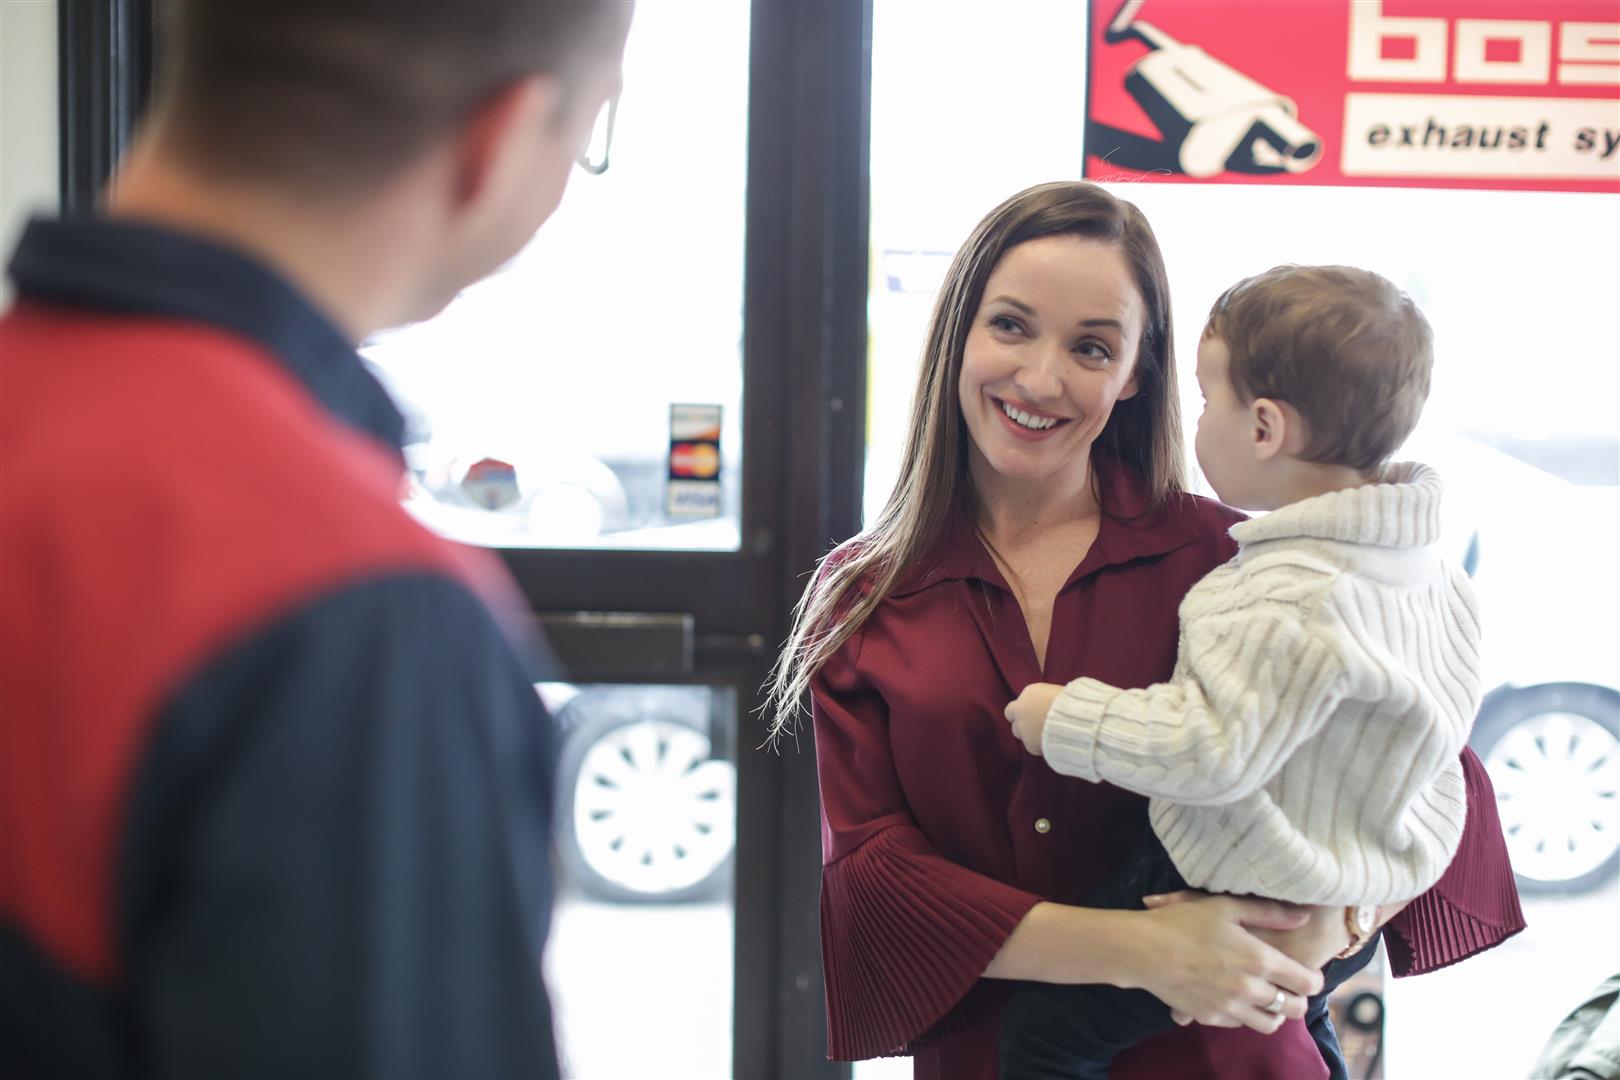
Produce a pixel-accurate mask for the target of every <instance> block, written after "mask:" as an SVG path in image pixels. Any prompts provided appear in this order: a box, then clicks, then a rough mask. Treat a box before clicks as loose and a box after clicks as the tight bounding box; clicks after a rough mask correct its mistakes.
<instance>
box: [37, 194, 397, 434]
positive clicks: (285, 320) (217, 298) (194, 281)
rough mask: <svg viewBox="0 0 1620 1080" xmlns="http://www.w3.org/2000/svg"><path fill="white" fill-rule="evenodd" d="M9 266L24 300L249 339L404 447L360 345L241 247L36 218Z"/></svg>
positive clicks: (168, 232) (361, 422)
mask: <svg viewBox="0 0 1620 1080" xmlns="http://www.w3.org/2000/svg"><path fill="white" fill-rule="evenodd" d="M9 270H10V274H11V278H12V281H13V282H14V283H15V285H16V289H17V293H18V295H19V296H22V297H27V298H30V299H35V300H43V301H47V302H50V303H57V304H68V305H72V306H75V307H81V308H89V309H92V310H96V311H104V312H108V313H113V314H120V315H151V316H155V317H158V318H171V319H184V320H187V321H191V322H199V323H206V324H208V325H210V326H214V327H216V328H218V329H221V330H224V331H227V332H229V333H232V334H235V335H238V336H240V337H245V338H248V339H250V340H252V341H254V342H256V343H257V344H259V345H262V346H263V347H265V348H266V349H267V350H269V352H270V353H271V355H272V356H273V357H274V358H275V359H276V360H277V361H278V362H279V363H280V364H281V365H282V366H283V367H285V368H286V369H287V370H288V372H290V373H291V374H292V375H293V376H294V377H295V378H297V379H298V380H299V381H300V382H301V383H303V384H304V386H305V387H307V388H308V390H309V392H310V393H311V394H312V395H313V396H314V397H315V398H316V399H317V400H318V401H320V402H321V404H322V405H324V406H325V407H326V409H327V410H328V411H330V412H332V413H333V414H335V415H336V416H338V417H340V418H341V419H343V420H345V421H347V422H348V423H349V424H351V425H353V426H354V427H357V428H359V429H360V430H362V431H364V432H367V433H369V434H370V435H372V436H373V437H375V438H377V439H380V440H382V441H383V442H385V443H387V444H388V445H389V446H390V447H392V448H394V449H396V450H397V449H398V448H399V446H400V440H401V438H402V436H403V435H404V431H405V423H404V420H403V419H402V418H401V416H400V413H399V410H398V409H397V408H395V406H394V403H393V401H392V400H391V399H390V398H389V396H388V392H387V391H386V390H384V389H383V387H382V385H381V384H380V383H378V381H377V380H376V378H375V377H374V376H373V375H372V374H371V373H370V372H369V371H367V370H366V367H365V365H364V364H363V363H362V362H361V360H360V356H359V354H358V353H357V352H356V351H355V349H354V346H353V345H351V344H350V343H349V342H348V341H347V340H345V339H344V337H343V335H342V333H340V332H339V330H338V328H337V327H336V326H335V325H334V324H333V323H332V321H331V320H330V319H328V318H327V317H326V316H325V315H324V314H323V313H322V312H320V311H319V310H317V309H316V307H315V306H314V305H313V304H312V303H311V302H310V301H309V300H308V299H307V298H306V297H304V296H303V295H302V294H301V293H300V292H298V290H297V289H295V288H294V287H293V286H292V285H291V284H290V283H289V282H287V281H286V280H285V279H283V278H282V277H280V276H279V275H278V274H276V273H274V272H272V271H271V270H270V269H269V268H267V267H265V266H264V265H262V264H260V263H258V262H256V261H255V260H253V259H251V258H249V257H248V256H247V255H245V254H243V253H241V252H239V251H235V250H233V249H231V248H228V247H225V246H223V245H220V244H217V243H214V242H213V241H210V240H205V239H203V238H202V237H199V236H194V235H189V234H186V233H181V232H176V231H174V230H172V229H167V228H163V227H160V226H156V225H146V224H139V223H135V222H129V221H115V220H108V219H104V218H87V219H78V220H72V221H55V220H49V219H44V218H36V219H35V220H33V221H32V222H30V223H29V225H28V227H27V229H26V231H25V232H24V233H23V236H22V240H21V242H20V243H19V244H18V246H17V250H16V252H15V254H14V255H13V256H12V259H11V265H10V267H9Z"/></svg>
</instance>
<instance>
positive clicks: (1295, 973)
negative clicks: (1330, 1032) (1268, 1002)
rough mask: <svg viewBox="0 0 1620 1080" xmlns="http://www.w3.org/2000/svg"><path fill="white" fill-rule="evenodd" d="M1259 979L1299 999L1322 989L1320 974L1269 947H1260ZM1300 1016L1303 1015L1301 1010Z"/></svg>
mask: <svg viewBox="0 0 1620 1080" xmlns="http://www.w3.org/2000/svg"><path fill="white" fill-rule="evenodd" d="M1262 949H1263V950H1264V952H1263V953H1262V954H1261V961H1260V963H1261V967H1260V977H1261V978H1262V979H1264V980H1266V982H1268V983H1270V984H1271V985H1272V986H1274V987H1276V988H1278V989H1280V990H1282V991H1284V992H1285V993H1288V994H1293V995H1296V996H1298V997H1299V998H1301V999H1303V998H1307V997H1310V996H1311V995H1312V994H1315V993H1318V992H1320V991H1321V989H1322V973H1321V972H1320V971H1316V970H1313V969H1311V968H1308V967H1306V966H1305V965H1304V964H1301V963H1299V962H1298V961H1297V960H1291V959H1289V958H1288V957H1287V956H1285V955H1284V954H1282V953H1280V952H1278V951H1277V950H1276V949H1273V948H1272V947H1271V946H1269V945H1265V946H1262ZM1300 1014H1301V1015H1304V1010H1303V1008H1302V1009H1301V1013H1300Z"/></svg>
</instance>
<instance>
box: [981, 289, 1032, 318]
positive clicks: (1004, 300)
mask: <svg viewBox="0 0 1620 1080" xmlns="http://www.w3.org/2000/svg"><path fill="white" fill-rule="evenodd" d="M988 302H989V303H992V304H1010V305H1011V306H1013V307H1015V308H1017V309H1018V310H1019V311H1022V312H1023V313H1024V314H1025V315H1034V314H1035V309H1034V308H1032V307H1030V306H1029V305H1028V304H1026V303H1024V302H1023V301H1022V300H1014V299H1013V298H1012V297H1010V296H1008V295H1007V294H1006V293H1002V294H1001V295H1000V296H994V297H991V298H990V300H989V301H988Z"/></svg>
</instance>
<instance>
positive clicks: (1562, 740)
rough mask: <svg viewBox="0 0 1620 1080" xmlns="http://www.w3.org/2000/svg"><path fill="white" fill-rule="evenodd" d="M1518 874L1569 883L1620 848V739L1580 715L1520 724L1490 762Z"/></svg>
mask: <svg viewBox="0 0 1620 1080" xmlns="http://www.w3.org/2000/svg"><path fill="white" fill-rule="evenodd" d="M1485 768H1486V771H1487V772H1489V773H1490V776H1491V783H1492V784H1494V785H1495V787H1496V799H1497V810H1498V812H1499V813H1500V814H1501V817H1502V831H1503V832H1504V833H1505V834H1506V836H1507V844H1508V856H1509V858H1510V859H1511V860H1512V862H1513V869H1514V870H1516V871H1518V872H1519V873H1520V874H1521V875H1523V876H1524V877H1527V878H1534V879H1535V880H1537V881H1549V882H1551V881H1569V880H1572V879H1574V878H1578V877H1580V876H1581V875H1583V874H1587V873H1590V872H1591V871H1593V870H1595V869H1597V868H1598V867H1599V866H1602V865H1603V863H1604V862H1605V861H1607V860H1608V858H1609V857H1610V856H1611V855H1613V854H1614V851H1615V848H1616V847H1617V846H1620V741H1617V740H1616V739H1615V737H1614V736H1613V735H1611V734H1610V733H1609V732H1608V730H1606V729H1605V728H1604V727H1603V726H1602V725H1601V724H1598V723H1597V722H1595V721H1593V720H1591V719H1589V718H1587V717H1585V716H1580V715H1577V714H1575V713H1566V712H1545V713H1541V714H1539V715H1537V716H1532V717H1530V718H1529V719H1527V720H1525V721H1523V722H1521V723H1519V724H1517V725H1515V726H1514V727H1513V728H1511V729H1510V730H1509V731H1508V732H1507V734H1506V735H1504V736H1502V738H1501V740H1500V741H1499V742H1497V744H1496V745H1495V746H1493V747H1491V750H1490V753H1489V755H1487V757H1486V759H1485Z"/></svg>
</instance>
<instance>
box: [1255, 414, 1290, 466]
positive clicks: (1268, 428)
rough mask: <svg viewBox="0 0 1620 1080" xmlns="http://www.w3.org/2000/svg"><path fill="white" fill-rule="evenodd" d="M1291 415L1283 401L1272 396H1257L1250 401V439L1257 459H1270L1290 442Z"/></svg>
mask: <svg viewBox="0 0 1620 1080" xmlns="http://www.w3.org/2000/svg"><path fill="white" fill-rule="evenodd" d="M1289 419H1290V418H1289V416H1288V414H1287V413H1286V412H1284V411H1283V407H1282V403H1281V402H1278V401H1273V400H1272V399H1271V398H1255V399H1254V400H1253V401H1252V402H1250V403H1249V429H1250V440H1251V442H1252V444H1253V446H1254V459H1255V460H1256V461H1270V460H1271V459H1272V458H1274V457H1276V456H1277V455H1278V454H1280V453H1282V452H1283V450H1284V445H1285V444H1286V443H1287V442H1288V435H1289V430H1288V429H1289V427H1290V424H1289Z"/></svg>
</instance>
